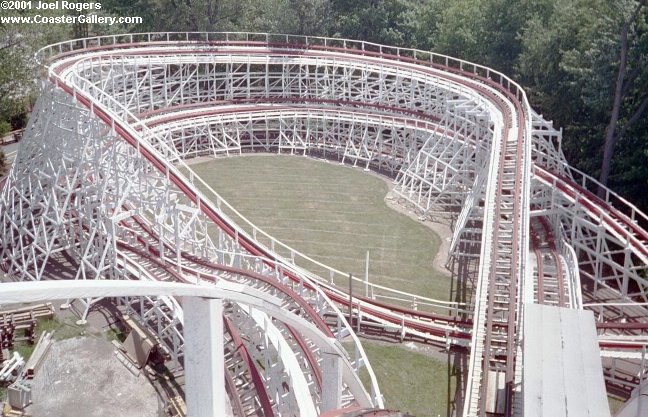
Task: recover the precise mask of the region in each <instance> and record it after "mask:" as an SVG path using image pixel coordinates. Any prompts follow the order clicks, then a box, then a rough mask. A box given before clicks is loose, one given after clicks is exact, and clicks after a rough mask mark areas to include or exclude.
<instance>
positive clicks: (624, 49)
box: [599, 0, 648, 197]
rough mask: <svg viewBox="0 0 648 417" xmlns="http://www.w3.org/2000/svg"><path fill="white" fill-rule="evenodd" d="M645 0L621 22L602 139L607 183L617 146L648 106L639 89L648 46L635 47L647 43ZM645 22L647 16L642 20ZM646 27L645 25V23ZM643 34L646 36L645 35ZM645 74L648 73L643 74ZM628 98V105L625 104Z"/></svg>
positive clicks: (647, 98) (601, 178)
mask: <svg viewBox="0 0 648 417" xmlns="http://www.w3.org/2000/svg"><path fill="white" fill-rule="evenodd" d="M645 4H646V0H640V1H639V2H638V3H637V4H636V5H635V7H634V10H633V11H632V13H631V14H630V16H628V17H627V18H626V19H625V20H624V21H623V23H622V25H621V30H620V35H619V38H620V39H619V44H620V46H619V65H618V69H617V76H616V82H615V85H614V96H613V100H612V107H611V111H610V120H609V123H608V125H607V127H606V128H605V141H604V143H603V161H602V164H601V173H600V175H599V182H600V183H601V184H603V185H607V183H608V178H609V176H610V170H611V165H612V156H613V154H614V147H615V145H616V143H617V141H618V140H619V138H622V137H623V136H625V135H626V133H627V131H628V129H630V128H631V127H632V126H633V125H634V124H635V123H636V122H637V121H638V120H639V119H640V118H641V117H642V115H643V114H644V112H645V111H646V107H648V90H646V89H645V88H644V89H642V91H641V92H638V91H637V89H636V84H637V80H638V79H640V78H639V76H640V75H642V72H644V71H645V70H644V68H645V65H646V63H647V62H646V61H647V60H648V59H646V52H648V49H644V50H643V51H641V52H639V53H637V51H636V49H642V48H641V47H642V46H643V47H644V48H645V47H646V43H647V42H646V33H645V31H644V33H641V31H642V28H641V27H638V26H640V23H641V22H640V21H639V20H640V18H641V17H642V13H641V12H642V9H643V7H644V5H645ZM643 23H644V24H645V20H644V22H643ZM644 29H645V27H644ZM642 38H643V39H642ZM642 52H643V53H642ZM643 75H645V74H643ZM624 101H625V106H624ZM624 107H625V108H626V109H625V110H626V114H627V117H626V118H625V120H623V121H621V118H622V111H623V110H624ZM604 193H605V189H604V188H603V187H601V188H599V196H601V197H602V196H603V195H604Z"/></svg>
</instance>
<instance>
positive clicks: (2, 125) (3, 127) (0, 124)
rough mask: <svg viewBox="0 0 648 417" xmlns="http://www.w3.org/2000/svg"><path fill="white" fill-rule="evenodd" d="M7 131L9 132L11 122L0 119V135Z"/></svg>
mask: <svg viewBox="0 0 648 417" xmlns="http://www.w3.org/2000/svg"><path fill="white" fill-rule="evenodd" d="M9 132H11V124H10V123H9V122H7V121H6V120H2V121H0V137H3V136H4V135H6V134H7V133H9Z"/></svg>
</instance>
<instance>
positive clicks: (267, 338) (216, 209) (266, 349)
mask: <svg viewBox="0 0 648 417" xmlns="http://www.w3.org/2000/svg"><path fill="white" fill-rule="evenodd" d="M37 60H38V61H39V63H40V65H41V66H42V72H41V73H42V75H43V78H42V81H41V83H42V94H41V96H40V98H39V100H38V102H37V103H36V106H35V108H34V111H33V113H32V116H31V120H30V123H29V126H28V128H27V129H26V130H25V132H24V136H23V139H22V141H21V145H20V149H19V151H18V154H17V156H16V159H15V162H14V164H13V166H12V169H11V172H10V174H9V176H8V177H7V178H6V180H5V181H4V182H3V184H2V197H1V201H0V239H2V240H1V242H2V245H1V251H0V266H1V267H2V269H3V270H4V271H5V272H6V273H7V276H8V277H10V278H11V280H10V281H7V282H5V283H2V284H0V285H2V287H1V288H2V291H0V304H3V305H4V304H7V305H8V304H10V303H17V302H47V301H48V300H55V299H69V300H78V301H77V302H81V303H82V305H83V308H84V311H83V312H82V317H81V319H85V318H86V315H87V314H88V312H89V311H90V309H91V308H93V306H94V305H95V304H96V303H97V301H98V300H101V299H103V298H106V297H112V298H114V299H115V300H116V302H117V303H118V304H119V305H120V306H121V308H122V309H124V310H125V311H126V312H127V315H128V317H129V320H132V321H133V322H134V323H137V326H140V327H141V329H142V332H143V333H142V334H145V335H148V336H142V338H145V339H151V340H152V342H151V343H155V344H158V345H159V347H160V349H161V350H162V352H163V353H164V355H165V356H166V357H167V358H169V359H170V360H174V361H177V362H178V363H180V364H183V366H184V371H185V376H186V383H185V391H186V395H185V399H186V403H187V411H188V415H190V416H201V417H202V416H221V415H225V416H236V417H243V416H266V417H269V416H303V417H307V416H308V417H310V416H313V417H314V416H328V417H335V416H349V417H350V416H360V415H375V416H398V415H404V414H399V413H398V412H397V411H390V410H387V409H386V407H385V404H384V401H383V396H382V395H381V391H380V388H379V383H381V384H386V383H388V382H387V381H386V380H385V378H388V376H387V377H385V376H382V375H381V377H380V378H377V377H376V374H375V373H374V371H373V369H372V367H371V364H370V362H369V360H368V358H367V355H366V354H365V351H364V350H363V347H362V345H361V344H360V341H359V339H358V337H357V336H356V334H355V331H358V330H359V331H360V332H362V331H365V330H367V329H373V330H376V329H379V330H381V331H384V332H388V333H389V332H391V333H390V334H393V335H397V336H396V337H397V338H399V339H400V340H411V341H416V342H424V343H432V344H437V345H441V346H446V347H447V348H448V349H458V350H464V351H465V352H466V355H468V358H469V359H468V362H467V370H466V378H465V381H464V383H465V385H464V386H461V387H458V390H459V391H460V392H461V396H462V404H459V406H458V408H459V409H458V415H463V416H471V417H472V416H480V417H483V416H552V417H560V416H565V417H566V416H569V417H573V416H609V415H610V411H609V408H608V405H607V394H606V390H607V391H608V392H611V393H615V395H619V396H622V397H624V398H627V399H629V400H628V401H627V402H626V404H625V406H624V407H623V408H622V410H621V411H620V415H623V416H639V415H644V416H645V415H648V400H644V401H641V398H642V396H641V395H640V393H641V392H642V391H646V389H647V388H646V383H645V377H644V375H645V373H646V372H645V371H646V357H645V345H646V343H647V342H648V340H646V337H647V336H646V330H648V314H647V312H648V311H647V308H648V297H647V294H648V292H647V287H646V283H647V281H646V280H645V276H646V275H645V274H646V269H647V267H646V265H647V264H648V232H647V231H646V230H647V228H648V217H647V216H646V215H645V214H643V213H641V212H640V211H638V210H637V209H636V208H635V207H634V206H632V205H631V204H630V203H628V202H627V201H626V200H624V199H623V198H622V197H620V196H618V195H617V194H615V193H614V192H612V191H610V190H607V189H604V192H603V193H598V191H599V187H600V184H598V183H597V181H596V180H594V179H593V178H591V177H589V176H587V175H586V174H584V173H582V172H580V171H578V170H576V169H574V168H572V167H571V166H570V165H568V164H567V163H566V161H565V158H564V156H563V154H562V150H561V140H562V133H561V131H560V130H557V129H556V128H554V127H553V125H552V123H551V122H550V121H547V120H544V119H543V118H542V116H541V115H539V114H537V113H535V112H534V111H533V109H532V108H531V107H530V106H529V102H528V101H527V97H526V94H525V92H524V91H523V90H522V89H521V88H520V86H519V85H518V84H516V83H515V82H514V81H512V80H511V79H510V78H508V77H507V76H506V75H504V74H501V73H499V72H496V71H494V70H491V69H489V68H486V67H483V66H480V65H477V64H473V63H470V62H465V61H462V60H459V59H455V58H452V57H448V56H444V55H438V54H434V53H431V52H426V51H419V50H413V49H405V48H396V47H390V46H383V45H377V44H373V43H367V42H360V41H353V40H344V39H331V38H320V37H301V36H291V35H273V34H263V33H142V34H126V35H114V36H113V35H111V36H104V37H93V38H86V39H78V40H73V41H67V42H62V43H59V44H55V45H51V46H49V47H46V48H44V49H42V50H41V51H40V52H39V53H38V54H37ZM248 152H264V153H275V154H289V155H305V156H314V157H318V158H326V159H329V160H334V161H338V162H340V163H343V164H347V165H352V166H356V167H360V168H363V169H367V170H373V171H376V172H378V173H380V174H383V175H386V176H388V177H390V178H391V179H393V181H394V189H393V191H392V193H393V195H395V196H396V198H395V199H394V200H395V201H396V202H397V203H398V204H399V205H401V206H403V207H405V208H409V209H413V210H415V211H416V213H417V214H418V216H419V218H420V219H421V220H422V221H426V220H428V219H432V218H437V217H439V216H444V217H446V218H448V219H450V224H451V226H452V238H451V241H450V244H449V248H450V249H449V253H448V266H449V267H450V268H451V269H452V270H453V272H454V274H455V275H454V276H455V277H456V279H457V280H458V281H459V282H461V283H462V285H463V286H464V287H465V288H467V291H468V295H467V296H466V297H465V298H464V299H463V300H462V301H461V302H450V301H443V300H435V299H433V298H431V297H429V295H426V294H410V293H407V292H404V291H401V290H399V289H397V288H388V287H385V286H381V285H378V284H374V283H372V282H368V281H367V280H364V279H363V278H362V277H359V278H358V277H352V280H355V288H356V289H355V290H354V291H353V294H352V296H351V297H350V296H349V294H348V290H347V289H348V284H349V277H348V274H347V273H346V272H343V271H338V270H336V269H334V268H330V267H328V266H326V265H323V264H321V263H320V262H318V261H315V260H314V259H311V258H309V257H308V256H307V255H305V254H303V253H301V252H300V251H299V248H292V247H289V246H287V245H285V244H284V243H282V242H280V241H278V240H277V239H275V238H274V237H272V236H271V235H269V234H267V233H265V232H264V231H263V230H261V229H260V228H258V227H257V226H255V225H254V224H253V223H252V222H250V221H249V220H247V219H246V218H245V217H244V216H243V215H242V214H240V213H239V212H238V211H236V209H235V207H232V206H231V205H230V204H229V203H228V202H226V201H225V200H224V199H223V198H221V197H220V196H219V194H218V190H213V189H212V188H211V187H210V186H209V185H208V184H206V183H205V182H204V181H203V180H202V179H201V178H200V177H198V176H197V175H196V174H195V173H194V172H193V171H192V169H191V167H190V166H188V165H187V161H189V160H190V159H191V158H195V157H219V156H232V155H240V154H243V153H248ZM597 193H598V194H597ZM597 195H603V197H599V196H597ZM62 264H66V265H68V266H69V269H70V270H71V271H73V272H72V273H71V274H69V276H67V277H62V276H61V275H60V274H59V273H57V272H56V271H59V268H55V267H53V265H62ZM314 266H317V268H318V269H317V270H318V273H317V274H315V273H314V272H312V270H313V267H314ZM319 271H325V273H321V272H319ZM61 278H69V279H67V280H62V279H61ZM403 278H406V277H403ZM342 339H344V347H343V345H342ZM361 376H362V378H361ZM412 384H416V381H412ZM430 389H434V387H430Z"/></svg>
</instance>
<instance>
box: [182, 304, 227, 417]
mask: <svg viewBox="0 0 648 417" xmlns="http://www.w3.org/2000/svg"><path fill="white" fill-rule="evenodd" d="M182 309H183V310H184V339H185V343H184V364H185V380H186V382H185V399H186V402H187V415H188V416H190V417H214V416H226V415H229V414H230V412H231V410H227V408H228V407H227V404H228V402H227V394H226V392H225V383H224V381H225V365H224V351H223V301H222V300H219V299H210V298H200V297H183V299H182ZM226 410H227V411H226Z"/></svg>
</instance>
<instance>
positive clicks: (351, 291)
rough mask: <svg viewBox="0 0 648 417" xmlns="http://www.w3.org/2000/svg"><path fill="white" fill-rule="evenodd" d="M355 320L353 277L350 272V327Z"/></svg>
mask: <svg viewBox="0 0 648 417" xmlns="http://www.w3.org/2000/svg"><path fill="white" fill-rule="evenodd" d="M352 319H353V276H352V275H351V273H350V272H349V325H350V326H351V325H352V324H351V321H352Z"/></svg>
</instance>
